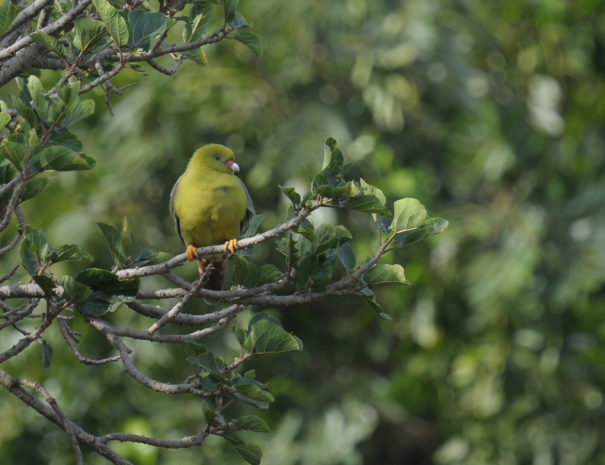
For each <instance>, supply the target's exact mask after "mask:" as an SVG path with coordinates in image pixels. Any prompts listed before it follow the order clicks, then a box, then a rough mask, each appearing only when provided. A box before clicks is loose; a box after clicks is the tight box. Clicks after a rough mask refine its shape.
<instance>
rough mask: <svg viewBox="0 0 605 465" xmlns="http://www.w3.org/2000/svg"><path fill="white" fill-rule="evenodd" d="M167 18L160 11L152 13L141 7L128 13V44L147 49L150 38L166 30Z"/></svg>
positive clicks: (149, 44)
mask: <svg viewBox="0 0 605 465" xmlns="http://www.w3.org/2000/svg"><path fill="white" fill-rule="evenodd" d="M166 24H167V18H166V16H164V15H163V14H162V13H154V12H151V11H146V10H142V9H138V10H133V11H131V12H130V13H128V29H129V30H130V34H129V39H128V45H129V46H131V47H135V48H142V49H144V50H149V48H150V46H151V39H152V38H153V37H154V36H156V35H158V34H161V33H162V32H164V31H165V30H166Z"/></svg>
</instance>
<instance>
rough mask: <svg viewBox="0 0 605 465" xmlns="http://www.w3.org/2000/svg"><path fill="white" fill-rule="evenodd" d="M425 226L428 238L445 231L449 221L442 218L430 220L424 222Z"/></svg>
mask: <svg viewBox="0 0 605 465" xmlns="http://www.w3.org/2000/svg"><path fill="white" fill-rule="evenodd" d="M426 224H427V226H429V229H428V231H427V232H426V233H427V235H429V236H431V235H434V234H439V233H440V232H443V231H445V229H446V228H447V227H448V226H449V225H450V223H449V221H448V220H445V219H443V218H430V219H428V220H427V221H426Z"/></svg>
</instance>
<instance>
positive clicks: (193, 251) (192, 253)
mask: <svg viewBox="0 0 605 465" xmlns="http://www.w3.org/2000/svg"><path fill="white" fill-rule="evenodd" d="M185 255H186V256H187V260H189V261H190V262H192V261H193V259H194V258H197V247H196V246H194V245H193V244H189V245H188V246H187V250H185Z"/></svg>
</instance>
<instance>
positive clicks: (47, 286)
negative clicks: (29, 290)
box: [32, 275, 56, 297]
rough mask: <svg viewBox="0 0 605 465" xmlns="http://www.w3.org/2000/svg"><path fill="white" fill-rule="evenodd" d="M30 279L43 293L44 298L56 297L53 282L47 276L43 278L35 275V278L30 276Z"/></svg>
mask: <svg viewBox="0 0 605 465" xmlns="http://www.w3.org/2000/svg"><path fill="white" fill-rule="evenodd" d="M32 279H33V280H34V281H35V282H36V284H37V285H38V286H40V288H41V289H42V290H43V291H44V295H45V296H46V297H53V296H55V295H56V293H55V287H56V285H55V282H54V281H53V280H52V279H51V278H49V277H48V276H44V275H35V276H32Z"/></svg>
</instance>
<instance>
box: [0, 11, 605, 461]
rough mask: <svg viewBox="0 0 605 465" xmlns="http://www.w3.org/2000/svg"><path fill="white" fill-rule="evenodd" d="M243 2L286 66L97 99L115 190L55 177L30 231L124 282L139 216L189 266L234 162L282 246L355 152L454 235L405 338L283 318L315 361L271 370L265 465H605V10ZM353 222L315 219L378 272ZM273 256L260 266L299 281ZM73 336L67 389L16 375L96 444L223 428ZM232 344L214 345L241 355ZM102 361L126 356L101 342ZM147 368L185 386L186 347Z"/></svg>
mask: <svg viewBox="0 0 605 465" xmlns="http://www.w3.org/2000/svg"><path fill="white" fill-rule="evenodd" d="M241 3H242V4H241V7H240V11H241V12H242V13H243V14H244V16H245V17H246V19H247V20H248V21H250V22H252V23H254V27H255V31H256V32H257V33H258V34H259V35H260V37H261V38H262V41H263V43H264V54H263V56H262V57H260V58H259V57H256V56H255V55H253V54H252V53H251V52H250V51H249V50H248V49H246V48H245V47H244V46H242V45H241V44H238V43H236V42H235V41H226V42H225V43H221V44H218V45H216V46H212V47H208V48H207V49H206V53H207V56H208V62H209V63H208V65H207V66H205V67H200V66H197V65H194V64H186V65H184V66H183V67H182V68H181V70H180V71H179V72H178V73H177V74H176V75H175V76H173V77H171V78H168V77H166V76H162V75H159V74H157V73H152V74H150V75H149V76H146V77H144V78H140V77H139V76H138V75H137V74H136V73H135V72H134V71H133V72H131V74H125V75H124V76H122V78H121V80H118V81H116V84H120V83H121V84H125V83H128V82H131V81H133V80H136V81H140V82H139V84H138V85H137V86H136V87H135V88H133V89H129V90H127V91H125V95H124V96H123V97H117V98H115V99H114V100H113V102H114V111H115V116H114V117H113V118H112V117H110V116H109V115H107V112H106V111H105V108H104V100H103V96H102V95H101V94H100V93H99V94H95V95H94V96H95V99H96V100H97V111H96V114H95V116H94V117H92V118H89V119H88V120H86V121H84V122H83V123H82V124H81V125H80V130H79V131H76V132H79V135H81V137H82V140H83V142H84V147H85V150H86V152H87V153H89V154H90V155H93V156H94V157H96V159H97V168H96V169H95V170H93V171H91V172H83V173H64V174H61V175H60V176H57V177H55V178H53V182H52V185H51V187H50V188H49V189H48V190H47V192H46V193H45V194H43V195H42V196H40V197H39V198H36V199H34V200H31V201H29V202H28V204H26V215H27V217H28V218H30V219H31V220H30V222H31V223H32V225H33V226H35V227H38V228H44V230H45V231H46V232H47V234H48V236H49V238H50V241H51V244H52V243H53V242H55V243H70V242H78V243H81V244H83V245H84V246H85V248H87V249H88V250H90V251H91V252H92V253H93V255H94V256H95V258H96V260H97V263H98V264H100V265H105V266H109V264H110V259H109V254H108V253H107V251H106V250H105V249H104V247H103V239H102V236H101V234H100V232H99V231H98V229H97V227H96V225H95V222H96V221H103V222H107V223H110V224H114V225H116V226H117V225H118V224H120V223H121V220H122V216H123V215H128V217H129V218H130V222H131V229H132V233H133V237H134V241H135V244H136V245H135V247H139V248H141V249H142V248H144V247H152V248H155V249H158V250H164V251H168V252H171V253H180V252H181V251H182V250H181V249H182V247H181V245H180V242H179V241H178V238H177V236H176V234H175V233H174V230H173V225H172V221H171V219H170V217H169V215H168V212H167V210H168V209H167V205H168V195H169V192H170V189H171V188H172V184H173V183H174V181H175V180H176V178H177V177H178V176H179V174H180V173H181V172H182V171H183V169H184V166H185V164H186V162H187V160H188V158H189V156H190V154H191V153H192V152H193V150H194V149H195V148H197V147H198V146H200V145H203V144H204V143H207V142H219V143H224V144H227V145H229V146H230V147H231V148H233V149H234V150H235V152H236V154H237V157H238V162H239V163H240V166H241V168H242V171H241V172H240V175H241V176H242V177H243V178H244V179H245V181H246V183H247V185H248V186H249V190H250V192H251V194H252V197H253V198H254V200H255V203H256V208H257V212H261V213H264V214H265V215H266V217H265V220H264V223H263V225H262V227H263V228H264V229H268V228H270V227H271V226H272V225H274V224H276V223H277V222H279V221H280V219H282V218H284V215H285V209H286V201H285V198H284V197H283V196H282V194H280V191H279V189H278V187H277V185H278V184H281V185H294V186H301V189H300V190H303V191H304V190H305V189H306V186H307V184H308V183H309V180H310V176H311V175H312V174H313V173H314V172H316V171H317V170H318V169H319V168H320V167H321V163H322V158H323V151H322V144H323V142H324V141H325V139H326V138H327V137H328V136H332V137H334V138H336V139H337V140H338V142H339V144H340V146H341V148H342V149H343V152H344V153H345V159H346V160H347V161H349V162H353V163H354V164H355V174H357V175H360V176H362V177H364V178H365V179H367V180H368V182H370V183H371V184H374V185H376V186H378V187H380V188H381V189H383V191H384V192H385V193H386V194H387V195H388V197H389V199H390V201H393V200H394V199H396V198H400V197H404V196H410V197H417V198H419V199H420V200H421V201H422V202H423V203H424V204H425V205H426V206H427V208H428V210H429V213H431V214H432V215H434V216H441V217H444V218H447V219H448V220H449V221H450V228H449V229H448V230H446V231H445V232H444V233H443V234H441V235H439V236H438V237H435V238H431V239H429V240H427V241H425V242H424V243H422V244H420V245H416V246H412V247H408V248H405V249H403V250H398V251H397V252H395V255H393V256H390V257H387V259H386V260H387V261H388V260H392V261H393V262H398V263H401V264H403V265H404V267H405V268H406V275H407V277H408V279H409V280H410V281H412V283H413V284H412V286H410V287H397V288H389V289H384V291H383V292H381V293H379V295H378V299H379V301H380V302H381V303H382V305H383V306H384V308H385V310H386V311H388V312H389V313H390V314H391V315H392V316H393V320H392V321H385V320H379V319H378V318H377V317H376V315H375V313H374V312H373V311H372V310H371V309H370V308H369V307H368V306H367V305H366V304H364V303H363V302H361V301H360V300H356V299H347V300H343V299H338V300H329V299H327V300H325V301H323V302H321V304H320V305H314V306H313V307H312V308H307V307H299V308H289V309H281V310H280V309H274V311H275V312H276V313H277V314H279V316H280V319H281V321H282V322H283V324H284V327H285V328H286V329H288V330H289V331H293V332H294V333H295V334H296V335H298V336H299V337H300V338H301V339H302V340H303V341H304V343H305V348H304V351H303V352H302V353H295V354H285V355H280V356H277V357H273V358H270V359H268V360H261V361H259V362H256V363H255V365H254V367H255V368H256V370H257V373H258V376H259V378H261V379H265V380H267V379H272V382H271V385H270V386H271V390H272V392H273V394H274V395H275V396H276V398H277V401H276V402H275V404H274V405H273V406H272V407H271V408H270V409H269V410H268V411H266V412H262V416H263V417H264V418H265V419H266V420H267V421H268V422H269V424H270V426H271V428H272V433H269V434H267V435H261V434H251V435H250V437H249V438H250V439H251V440H252V441H255V442H258V443H259V444H261V446H262V448H263V451H264V459H263V463H264V464H266V465H269V464H304V465H307V464H308V465H315V464H326V465H327V464H330V465H332V464H347V465H348V464H351V465H356V464H362V463H363V464H419V465H423V464H431V463H436V464H477V463H499V464H506V465H508V464H510V465H513V464H536V465H549V464H555V463H556V464H588V463H590V464H595V463H605V455H604V453H605V443H604V442H603V441H602V440H601V438H603V437H605V416H604V415H603V414H604V413H605V412H604V409H605V407H604V406H603V389H604V381H605V380H604V377H605V368H604V365H603V360H604V357H605V345H604V342H605V341H604V339H605V322H604V318H603V312H604V309H605V299H604V296H605V293H604V291H605V288H604V287H603V279H604V278H605V233H604V231H605V229H604V228H603V227H604V226H605V216H604V215H603V212H604V207H603V204H604V201H605V182H604V181H605V180H604V178H603V174H604V163H605V161H604V160H605V157H604V156H603V154H604V150H605V130H604V129H605V128H604V126H605V124H604V122H605V119H604V117H605V79H604V77H605V13H604V11H605V9H604V8H603V6H604V4H603V2H600V1H597V0H581V1H575V2H565V1H563V0H533V1H526V0H507V1H495V2H484V1H480V0H467V1H454V0H450V1H442V2H427V1H424V0H407V1H403V2H396V1H386V0H384V1H369V0H347V1H344V0H338V1H332V2H329V5H327V4H326V3H325V2H318V1H315V2H281V1H278V0H265V1H263V2H251V1H243V2H241ZM46 78H47V79H49V80H50V79H52V75H46ZM8 91H10V89H9V90H8ZM8 91H7V92H8ZM329 213H330V215H335V214H334V212H329ZM338 215H339V216H333V217H330V216H328V217H326V216H324V217H323V218H316V219H315V220H316V221H333V222H341V223H343V224H345V225H346V226H347V227H349V228H350V229H351V230H352V231H353V233H354V237H355V238H356V239H355V242H354V248H355V251H356V255H357V256H358V257H361V258H363V257H364V256H367V255H369V254H370V253H371V250H372V248H373V247H375V240H376V234H375V231H374V229H373V225H372V224H371V223H370V222H369V221H368V220H367V218H366V216H365V215H362V214H357V213H355V212H339V213H338ZM272 249H273V244H268V245H266V246H264V247H260V248H258V250H257V251H256V258H255V259H256V260H258V261H259V262H262V261H275V262H277V260H278V259H277V258H276V255H275V253H274V251H273V250H272ZM4 266H5V265H2V267H4ZM190 271H191V272H192V273H193V271H194V270H193V269H192V270H190ZM193 277H194V275H193V274H191V278H193ZM123 313H124V314H126V313H127V312H126V311H124V310H123ZM122 318H126V319H127V318H128V315H125V316H123V317H122ZM243 318H246V315H244V316H243ZM54 336H55V340H56V342H57V343H56V344H55V345H54V347H55V360H54V362H53V365H52V366H51V367H50V368H49V369H47V370H46V371H45V372H44V373H42V374H40V373H39V371H40V361H39V359H40V355H39V353H38V352H36V351H32V350H30V351H28V353H27V357H23V358H20V359H19V360H18V361H14V362H12V363H19V364H20V365H19V366H21V367H22V366H23V364H27V366H28V368H27V369H26V373H25V375H28V376H29V377H32V378H33V379H40V380H42V381H44V382H46V383H47V384H48V385H49V388H50V390H51V392H52V393H53V394H56V396H57V398H58V399H59V401H60V402H63V403H64V404H69V405H70V408H68V409H67V413H68V414H70V415H71V416H73V417H74V418H75V419H76V420H78V419H82V418H87V419H88V420H87V422H86V423H84V424H83V426H84V427H85V428H89V429H91V430H92V431H106V432H108V431H113V430H116V429H119V428H126V429H127V430H128V431H130V432H138V433H141V434H151V433H155V434H159V435H164V436H165V437H177V436H179V435H184V434H190V433H191V431H193V430H194V429H195V428H196V427H197V426H198V425H199V421H200V418H202V415H201V411H199V406H198V405H197V404H196V401H195V400H194V399H183V400H182V401H181V402H180V403H179V404H175V403H173V402H172V401H170V400H166V399H163V398H162V397H161V396H159V395H155V394H151V393H145V394H144V395H142V394H141V392H140V389H139V386H138V385H136V383H135V382H134V381H133V380H131V379H130V378H128V377H127V376H126V375H124V374H123V373H122V372H121V370H120V369H119V367H117V366H116V367H99V368H87V367H82V366H79V365H78V364H77V363H76V361H75V359H74V358H73V356H72V355H71V354H70V353H68V352H67V351H65V350H64V349H63V347H62V345H61V344H60V342H59V341H60V336H59V335H58V334H54ZM231 337H232V336H230V335H229V334H225V335H221V336H220V337H218V338H216V339H215V340H214V341H211V344H213V345H214V347H215V348H216V350H218V351H219V352H222V353H226V354H228V353H230V352H229V351H233V350H234V349H233V341H232V339H231ZM51 342H52V335H51ZM82 346H83V347H82V349H83V351H84V352H87V353H88V354H96V355H99V356H100V355H103V354H104V352H103V351H104V350H107V349H106V348H105V347H104V346H103V344H102V343H101V341H100V340H99V339H97V338H96V337H95V336H94V335H86V334H85V335H84V337H83V342H82ZM131 347H133V348H134V349H135V351H138V353H139V355H138V357H139V359H138V363H139V364H140V365H141V366H142V367H143V370H144V371H147V372H149V373H153V374H154V375H157V376H160V377H162V376H163V377H164V378H166V379H174V377H175V373H178V372H179V370H181V373H182V374H183V375H181V376H180V377H184V374H185V373H186V370H187V368H186V364H185V362H184V357H185V355H186V354H185V352H184V351H183V350H182V349H175V348H174V347H172V346H163V347H152V346H151V345H144V344H143V343H140V344H139V343H138V342H135V343H134V344H131ZM59 348H60V350H58V349H59ZM176 377H177V378H179V376H176ZM242 409H243V410H245V408H244V407H242ZM0 417H1V418H18V421H16V422H15V421H11V422H8V421H3V422H2V423H0V461H1V462H3V463H16V464H21V463H23V464H25V463H49V464H55V463H57V464H58V463H69V462H70V461H71V460H73V459H72V458H71V450H70V448H69V444H68V441H67V439H66V438H65V437H64V435H63V433H61V432H59V431H58V430H55V429H54V426H52V425H50V424H48V423H47V422H46V421H45V420H41V419H40V417H38V416H37V415H35V414H34V413H30V412H28V411H27V410H26V409H23V408H21V406H20V405H18V404H17V401H16V400H11V401H10V402H6V401H3V402H2V403H1V404H0ZM32 445H35V447H32ZM119 447H120V451H121V452H124V453H125V454H126V455H127V457H128V458H129V459H131V460H134V461H135V462H136V463H137V464H182V463H204V464H206V463H207V464H210V463H213V464H214V463H225V464H230V463H234V464H237V463H241V459H240V458H239V457H238V456H237V455H236V454H235V453H233V452H232V451H230V450H229V448H228V446H225V444H224V442H223V441H222V440H220V439H216V440H209V441H208V443H207V444H205V445H204V447H203V448H202V449H201V450H199V449H196V450H191V451H168V452H166V451H157V450H154V449H152V448H149V447H146V446H140V445H139V446H132V445H124V446H119ZM87 463H93V464H96V463H105V462H104V461H103V460H102V459H100V458H98V457H95V456H89V457H88V458H87Z"/></svg>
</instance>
